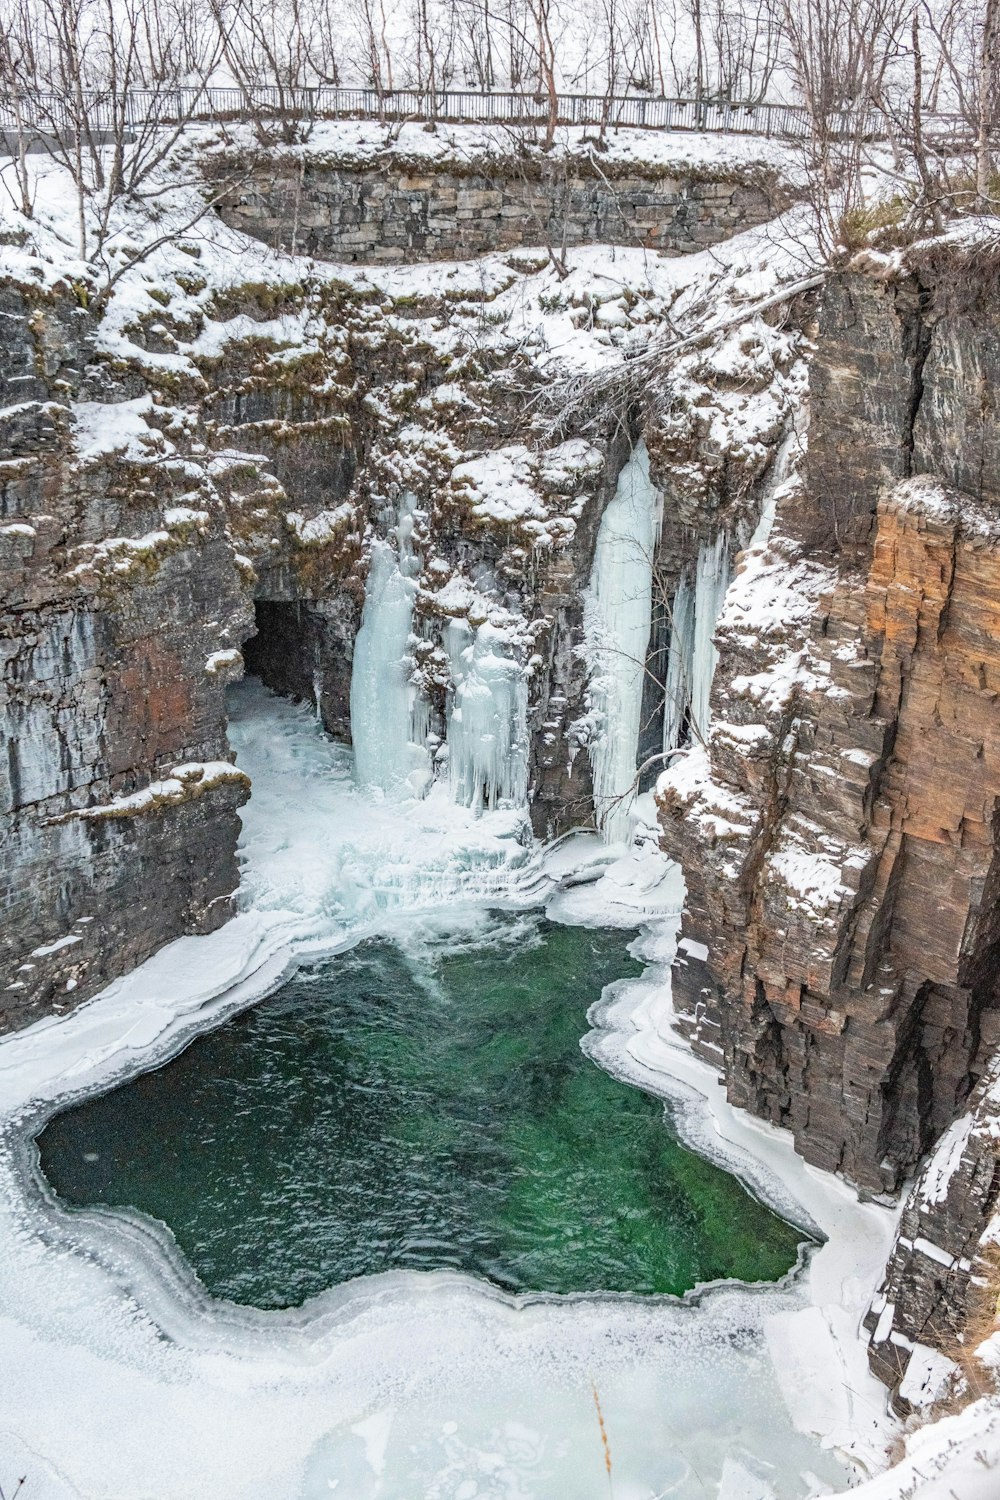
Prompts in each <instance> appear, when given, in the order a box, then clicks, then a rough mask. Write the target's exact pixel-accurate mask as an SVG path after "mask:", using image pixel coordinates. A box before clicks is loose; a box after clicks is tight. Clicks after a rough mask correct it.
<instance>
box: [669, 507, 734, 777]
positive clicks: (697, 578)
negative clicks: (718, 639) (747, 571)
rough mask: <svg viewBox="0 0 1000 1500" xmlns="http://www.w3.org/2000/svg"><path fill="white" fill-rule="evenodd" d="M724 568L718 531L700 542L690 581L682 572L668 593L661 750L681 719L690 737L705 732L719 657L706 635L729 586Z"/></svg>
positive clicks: (725, 553)
mask: <svg viewBox="0 0 1000 1500" xmlns="http://www.w3.org/2000/svg"><path fill="white" fill-rule="evenodd" d="M729 570H730V564H729V539H728V537H727V536H725V535H724V534H722V533H720V535H719V536H717V537H716V538H715V541H714V542H702V544H701V547H700V548H699V550H698V561H697V563H696V564H695V568H694V580H693V582H692V579H691V576H690V572H689V571H685V572H684V573H682V574H681V577H680V581H679V582H678V585H677V589H676V592H675V593H674V598H673V603H672V605H671V611H670V613H671V633H670V651H669V654H668V658H667V680H666V701H665V703H664V708H663V748H664V750H673V749H675V748H676V746H677V745H679V744H680V743H681V740H682V739H683V737H684V722H685V718H686V717H687V718H688V721H689V723H690V724H692V725H693V726H694V731H696V734H695V738H697V735H699V734H700V735H701V736H702V737H705V736H706V735H707V734H708V723H709V699H710V697H711V693H712V678H713V677H714V675H715V665H716V662H717V661H718V659H719V653H718V652H717V651H716V649H715V642H714V641H713V639H712V637H713V636H714V634H715V627H716V625H717V623H718V619H719V615H720V614H721V612H722V603H723V600H724V599H725V597H726V589H727V588H728V587H729Z"/></svg>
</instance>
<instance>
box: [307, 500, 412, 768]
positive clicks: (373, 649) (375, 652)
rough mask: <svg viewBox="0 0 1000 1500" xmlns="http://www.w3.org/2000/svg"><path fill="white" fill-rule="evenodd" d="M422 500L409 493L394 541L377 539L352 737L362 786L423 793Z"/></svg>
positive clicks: (355, 681)
mask: <svg viewBox="0 0 1000 1500" xmlns="http://www.w3.org/2000/svg"><path fill="white" fill-rule="evenodd" d="M415 504H416V502H415V500H414V498H413V496H412V495H407V494H404V496H403V498H402V501H401V502H400V507H399V515H398V519H397V524H396V545H395V546H393V545H392V544H391V543H390V542H387V541H383V540H381V539H377V540H376V541H374V542H373V543H372V550H371V561H370V564H369V570H368V579H367V582H366V585H365V607H364V614H363V616H362V620H361V628H360V630H359V631H358V635H357V639H356V641H355V643H354V662H353V665H352V668H351V736H352V739H353V742H354V772H355V776H356V778H357V781H358V784H359V786H363V787H366V788H369V789H371V788H381V790H382V791H383V792H393V791H395V792H398V791H399V790H401V789H406V790H409V791H410V792H411V793H418V794H419V793H420V792H421V791H422V790H424V789H425V788H426V786H427V783H428V781H429V779H430V765H429V758H428V754H427V750H426V748H425V745H424V741H423V737H422V736H421V738H420V739H419V740H418V739H416V738H415V733H414V730H415V726H420V727H422V725H423V720H424V714H423V712H422V710H421V706H420V704H419V703H418V697H419V694H418V690H417V688H416V687H415V686H414V684H413V683H412V682H411V680H410V675H411V673H410V662H409V654H408V648H409V642H410V635H411V632H412V629H413V605H414V600H415V599H416V594H417V585H416V579H415V575H416V573H417V572H418V571H419V566H418V564H417V560H416V558H415V556H414V553H413V547H412V542H411V537H412V531H413V510H414V506H415ZM317 701H318V700H317ZM418 732H419V729H418Z"/></svg>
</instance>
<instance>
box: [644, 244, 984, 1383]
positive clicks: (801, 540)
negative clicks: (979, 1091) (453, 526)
mask: <svg viewBox="0 0 1000 1500" xmlns="http://www.w3.org/2000/svg"><path fill="white" fill-rule="evenodd" d="M815 333H816V349H815V353H814V356H813V358H812V361H811V382H810V383H811V396H810V405H811V418H810V430H809V452H808V457H807V459H806V460H805V462H804V464H803V466H802V469H801V471H800V475H799V478H798V479H797V480H796V481H793V482H792V483H791V484H790V485H788V486H787V487H786V490H785V492H784V493H783V494H782V496H781V497H780V503H779V505H778V507H777V514H776V519H775V523H774V528H773V531H772V534H771V538H770V541H769V543H768V544H767V545H766V546H765V547H762V548H760V549H758V550H757V552H756V553H753V554H751V555H750V556H748V558H747V559H746V562H745V566H744V569H743V573H742V575H741V577H740V578H738V579H737V581H736V584H735V585H734V587H733V590H732V591H731V593H730V596H729V599H728V601H727V609H726V613H725V615H724V618H723V621H722V623H721V627H720V631H719V644H720V652H721V658H720V666H719V671H718V674H717V677H716V682H715V688H714V694H713V702H714V706H715V710H716V713H715V726H714V728H713V731H712V735H711V739H710V744H709V746H708V747H707V750H704V751H703V750H701V749H700V748H699V749H696V750H695V751H693V752H691V754H690V755H689V757H688V758H687V760H686V762H684V763H681V764H679V765H678V766H677V767H676V768H675V769H674V770H673V771H671V772H670V773H669V774H668V775H666V776H665V777H664V778H663V780H662V781H661V784H660V788H659V801H660V807H661V812H662V818H663V826H664V842H665V845H666V847H667V849H668V850H669V851H670V852H672V853H674V854H675V855H676V856H677V857H678V858H680V859H681V860H682V861H683V863H684V867H685V875H686V877H687V884H688V904H687V910H686V912H685V916H684V924H683V929H684V930H683V937H682V941H681V947H680V956H679V959H678V963H677V967H676V971H675V993H676V996H677V1002H678V1005H679V1007H680V1009H681V1012H682V1018H683V1023H684V1025H685V1026H686V1028H687V1029H688V1031H689V1033H690V1035H691V1036H692V1038H693V1040H694V1042H695V1045H696V1046H697V1047H698V1048H699V1049H700V1050H701V1051H702V1053H703V1054H704V1055H705V1056H707V1057H709V1058H711V1059H712V1060H713V1061H715V1062H717V1063H718V1065H719V1066H720V1067H721V1068H722V1069H723V1070H724V1072H725V1076H726V1079H727V1085H728V1089H729V1093H730V1096H731V1098H732V1099H733V1100H734V1101H735V1102H736V1103H738V1104H740V1105H741V1106H743V1107H745V1108H748V1109H750V1110H752V1111H753V1112H755V1113H757V1114H760V1115H762V1116H764V1117H765V1118H768V1119H770V1120H772V1121H774V1122H775V1123H778V1124H781V1125H783V1126H786V1127H787V1128H789V1129H791V1130H792V1131H793V1132H794V1135H795V1140H796V1146H797V1149H798V1150H799V1151H801V1152H802V1154H803V1155H804V1156H805V1157H806V1158H807V1160H810V1161H813V1162H816V1163H817V1164H818V1165H821V1166H823V1167H826V1168H828V1169H831V1170H836V1171H840V1172H843V1173H844V1174H845V1175H846V1176H847V1177H849V1178H850V1179H851V1180H852V1181H854V1182H855V1183H857V1184H859V1185H860V1186H861V1187H862V1188H863V1189H867V1190H869V1191H872V1192H875V1193H878V1192H880V1191H885V1190H891V1189H893V1188H895V1187H896V1186H897V1184H898V1183H899V1182H900V1180H901V1178H902V1177H903V1176H904V1175H905V1174H906V1173H908V1172H909V1171H910V1170H911V1169H912V1168H913V1166H914V1164H915V1163H916V1162H917V1161H918V1160H919V1159H920V1158H921V1156H922V1155H923V1153H924V1152H925V1151H927V1149H928V1148H929V1147H930V1146H931V1145H932V1144H933V1143H934V1142H935V1141H936V1140H937V1139H938V1138H939V1137H940V1136H941V1134H942V1132H944V1131H946V1130H947V1128H948V1127H949V1126H950V1125H951V1123H952V1121H954V1120H955V1119H956V1117H957V1116H959V1115H960V1113H961V1111H962V1110H963V1108H964V1106H965V1104H966V1101H967V1099H968V1098H969V1096H970V1094H971V1093H972V1091H973V1090H974V1089H975V1088H976V1085H977V1082H978V1081H979V1080H985V1078H986V1074H987V1069H988V1067H989V1065H990V1061H991V1058H992V1057H993V1055H994V1054H995V1051H996V1047H997V1043H998V1041H1000V1010H998V1005H1000V996H998V992H997V982H998V974H1000V965H998V937H1000V928H998V920H1000V916H998V913H1000V907H998V896H1000V885H998V882H1000V864H998V843H997V829H998V825H997V809H998V797H1000V697H998V690H1000V655H998V646H997V642H998V627H1000V506H998V499H1000V496H998V492H997V491H998V483H1000V478H998V475H1000V470H998V468H997V462H996V460H997V442H998V438H1000V428H998V414H997V409H996V399H995V391H996V376H997V364H998V360H1000V287H998V279H997V274H996V270H995V267H994V266H993V265H992V264H991V263H990V261H989V260H988V259H977V257H976V254H975V252H974V251H969V250H967V249H966V250H952V251H951V252H950V253H949V252H948V250H947V249H945V248H941V249H939V250H938V251H936V252H933V253H930V252H928V253H924V254H923V255H919V254H914V255H912V256H911V257H910V259H909V262H908V263H907V264H905V265H899V264H896V263H890V262H887V261H883V260H881V259H880V258H878V257H869V258H868V260H867V262H866V264H864V265H862V266H859V267H857V268H856V269H854V270H853V271H849V272H846V273H843V274H841V275H839V276H837V277H835V278H833V279H832V280H831V282H830V283H829V285H828V287H827V288H826V290H825V292H824V294H823V296H822V298H821V300H820V304H819V307H818V309H817V326H816V331H815ZM981 1087H982V1088H985V1087H986V1084H985V1082H984V1083H983V1084H982V1085H981ZM987 1137H988V1131H987V1130H986V1129H985V1128H983V1127H982V1125H981V1124H980V1128H979V1129H978V1130H973V1129H971V1127H970V1130H969V1131H968V1132H967V1135H966V1137H965V1145H966V1146H968V1152H967V1154H966V1155H965V1156H964V1157H963V1156H961V1149H959V1155H958V1156H956V1159H955V1162H954V1163H953V1169H954V1172H955V1175H954V1181H953V1183H952V1187H951V1188H950V1189H948V1190H942V1192H941V1193H940V1195H939V1198H938V1199H935V1200H934V1201H935V1203H936V1205H937V1206H936V1210H935V1212H933V1213H929V1211H928V1210H929V1200H928V1199H927V1195H926V1193H925V1194H924V1198H923V1200H921V1201H920V1202H919V1203H915V1205H914V1206H913V1207H911V1209H910V1210H908V1217H907V1219H906V1220H905V1221H904V1231H903V1234H902V1237H901V1239H900V1247H902V1248H900V1247H897V1251H896V1255H895V1257H894V1265H893V1267H892V1268H891V1270H890V1277H889V1287H888V1290H887V1291H886V1293H885V1294H884V1295H883V1298H882V1303H881V1305H880V1306H879V1307H878V1309H877V1313H878V1316H876V1317H874V1318H873V1324H872V1326H873V1330H874V1331H876V1334H877V1342H876V1343H875V1344H873V1363H874V1364H875V1367H876V1368H877V1369H878V1371H879V1373H880V1374H882V1375H883V1376H884V1377H885V1378H888V1379H890V1380H892V1381H894V1382H896V1383H898V1382H899V1380H900V1378H901V1376H903V1374H904V1372H905V1369H906V1365H907V1363H908V1359H909V1351H910V1349H911V1348H912V1346H913V1343H914V1341H919V1340H921V1339H925V1340H927V1341H928V1342H931V1343H933V1342H934V1338H935V1333H934V1330H935V1326H936V1328H937V1330H938V1334H941V1331H942V1330H943V1329H945V1328H946V1327H947V1326H949V1325H950V1326H951V1329H952V1333H953V1334H954V1331H955V1327H956V1325H957V1324H960V1322H961V1317H962V1299H961V1297H957V1298H956V1294H955V1285H954V1283H955V1282H956V1278H957V1281H958V1282H961V1283H963V1284H964V1285H966V1286H967V1285H968V1280H969V1274H970V1265H971V1261H970V1254H971V1253H972V1250H973V1247H974V1245H975V1243H976V1242H977V1241H978V1239H979V1237H980V1236H981V1235H982V1233H983V1231H984V1230H985V1228H986V1225H987V1222H988V1219H989V1217H990V1215H991V1213H992V1210H993V1206H994V1203H995V1199H996V1194H997V1181H996V1177H997V1174H996V1171H995V1162H994V1160H993V1147H992V1144H991V1143H989V1144H987ZM970 1142H971V1143H972V1144H971V1145H969V1143H970ZM959 1157H961V1162H962V1164H961V1168H960V1169H959ZM949 1193H950V1195H951V1196H949ZM949 1216H950V1217H949ZM932 1220H933V1221H934V1222H933V1223H931V1221H932ZM914 1247H916V1249H915V1248H914ZM916 1262H921V1265H922V1271H921V1270H920V1268H915V1266H916ZM955 1268H959V1269H957V1270H955ZM953 1270H954V1271H955V1274H954V1275H952V1272H953ZM949 1277H951V1282H952V1285H951V1286H950V1288H947V1287H946V1283H948V1281H949ZM890 1303H892V1304H893V1305H892V1306H891V1307H890V1311H889V1314H888V1318H886V1317H885V1316H883V1314H884V1311H885V1307H886V1306H887V1305H889V1304H890ZM936 1304H939V1305H936ZM894 1315H895V1317H896V1320H897V1321H896V1324H895V1330H894V1331H893V1316H894ZM935 1320H936V1323H935ZM891 1337H894V1338H895V1343H893V1342H890V1338H891ZM901 1349H902V1350H903V1351H904V1357H903V1358H902V1359H901V1358H900V1356H899V1350H901Z"/></svg>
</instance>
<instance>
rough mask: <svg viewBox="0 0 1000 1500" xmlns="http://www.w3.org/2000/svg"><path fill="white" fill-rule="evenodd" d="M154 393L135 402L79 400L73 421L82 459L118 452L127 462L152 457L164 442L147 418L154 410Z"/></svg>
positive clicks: (74, 410)
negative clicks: (152, 428)
mask: <svg viewBox="0 0 1000 1500" xmlns="http://www.w3.org/2000/svg"><path fill="white" fill-rule="evenodd" d="M152 410H153V400H152V397H151V396H137V397H136V398H135V399H134V400H132V401H110V402H109V401H75V402H74V403H73V407H72V411H73V421H74V426H75V431H76V451H77V453H78V454H79V456H80V458H81V459H84V460H85V461H90V460H92V459H98V458H105V457H107V456H109V455H110V454H112V453H114V454H117V455H118V456H119V457H120V458H122V459H123V460H124V461H128V460H132V461H136V460H138V461H142V460H144V459H148V458H149V457H150V455H151V454H152V453H154V452H155V451H156V449H157V447H158V446H159V445H160V444H161V443H162V438H161V437H160V434H159V433H156V432H153V431H151V429H150V426H149V423H148V422H147V421H146V417H147V416H149V415H150V414H151V413H152Z"/></svg>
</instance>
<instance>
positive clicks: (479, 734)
mask: <svg viewBox="0 0 1000 1500" xmlns="http://www.w3.org/2000/svg"><path fill="white" fill-rule="evenodd" d="M444 644H445V649H446V650H447V652H448V658H449V662H450V664H451V677H452V684H453V686H452V691H451V694H450V697H449V703H448V766H449V776H450V779H451V790H452V796H453V797H454V798H455V801H456V802H459V803H461V804H462V805H463V806H464V807H471V808H475V809H476V810H479V809H481V808H484V807H488V808H493V807H496V806H497V805H498V804H499V803H501V802H508V803H513V804H514V805H515V806H517V807H520V806H522V805H523V804H524V802H525V800H526V799H527V795H528V682H527V677H526V675H525V670H524V667H523V666H522V665H521V663H520V662H519V661H518V659H517V657H516V655H515V654H514V648H513V646H512V645H511V642H510V640H509V639H508V638H507V636H506V635H505V634H504V632H503V630H501V629H500V628H499V627H498V626H495V625H491V624H490V622H489V621H488V620H484V621H483V622H482V623H481V624H479V625H478V626H473V625H470V624H469V622H468V621H467V620H462V619H456V620H450V621H449V622H448V624H447V625H446V627H445V631H444Z"/></svg>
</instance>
